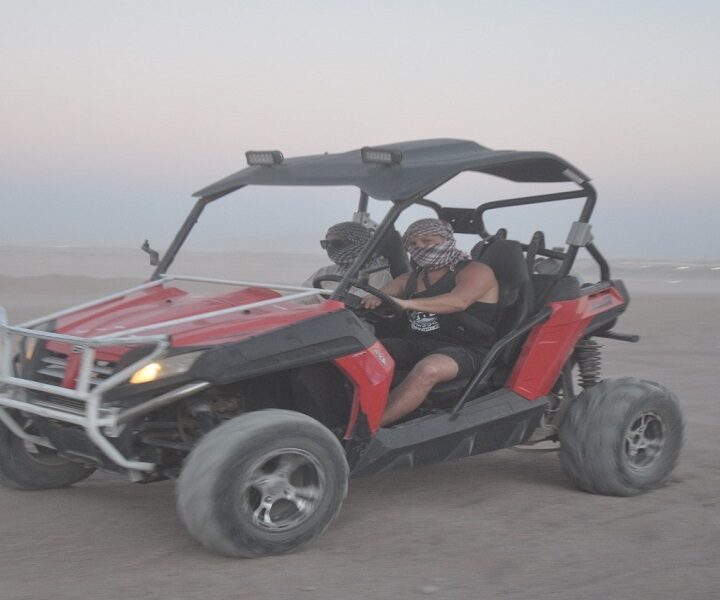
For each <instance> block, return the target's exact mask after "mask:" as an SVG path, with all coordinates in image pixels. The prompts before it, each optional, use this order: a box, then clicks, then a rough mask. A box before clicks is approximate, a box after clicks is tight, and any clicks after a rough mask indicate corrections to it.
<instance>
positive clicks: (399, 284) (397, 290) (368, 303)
mask: <svg viewBox="0 0 720 600" xmlns="http://www.w3.org/2000/svg"><path fill="white" fill-rule="evenodd" d="M408 277H410V274H409V273H403V274H402V275H399V276H398V277H396V278H395V279H393V280H392V281H391V282H390V283H388V284H387V285H384V286H383V287H381V288H380V291H381V292H385V293H386V294H388V295H389V296H395V297H397V296H399V295H400V294H402V291H403V290H404V289H405V284H406V283H407V280H408ZM362 303H363V306H364V307H365V308H369V309H373V308H377V307H378V306H380V305H381V304H382V300H380V298H378V297H377V296H372V295H370V294H368V295H367V296H365V298H363V301H362Z"/></svg>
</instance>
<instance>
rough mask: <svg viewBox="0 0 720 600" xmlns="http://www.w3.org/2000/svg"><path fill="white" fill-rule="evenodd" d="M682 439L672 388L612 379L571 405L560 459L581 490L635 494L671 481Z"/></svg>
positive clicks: (589, 391) (587, 391) (628, 378)
mask: <svg viewBox="0 0 720 600" xmlns="http://www.w3.org/2000/svg"><path fill="white" fill-rule="evenodd" d="M682 442H683V419H682V414H681V413H680V408H679V406H678V401H677V398H676V397H675V395H674V394H673V393H672V392H670V391H669V390H667V389H666V388H664V387H663V386H661V385H660V384H658V383H654V382H651V381H643V380H640V379H635V378H631V377H626V378H622V379H607V380H603V381H601V382H600V383H598V384H597V385H596V386H593V387H591V388H589V389H587V390H585V391H584V392H583V393H582V394H580V396H579V397H578V398H577V399H576V400H574V401H573V402H572V404H571V405H570V408H569V409H568V412H567V414H566V415H565V418H564V420H563V422H562V425H561V426H560V462H561V464H562V467H563V469H564V471H565V473H566V474H567V475H568V477H569V478H570V479H571V480H572V481H573V482H574V483H575V484H576V485H577V486H578V487H579V488H580V489H582V490H585V491H587V492H591V493H594V494H606V495H612V496H632V495H635V494H640V493H642V492H646V491H648V490H651V489H653V488H657V487H659V486H661V485H662V484H663V483H664V482H665V481H666V480H667V478H668V477H669V476H670V473H671V472H672V470H673V468H674V467H675V464H676V463H677V460H678V457H679V455H680V449H681V447H682Z"/></svg>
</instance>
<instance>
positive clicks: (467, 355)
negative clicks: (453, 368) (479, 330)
mask: <svg viewBox="0 0 720 600" xmlns="http://www.w3.org/2000/svg"><path fill="white" fill-rule="evenodd" d="M380 342H381V343H382V345H383V346H385V348H386V350H387V351H388V352H389V353H390V356H392V357H393V359H394V360H395V369H396V370H398V371H410V370H411V369H412V368H413V367H414V366H415V365H416V364H417V363H418V362H420V360H421V359H423V358H425V357H426V356H430V355H431V354H442V355H443V356H448V357H450V358H452V359H453V360H454V361H455V362H456V363H457V365H458V374H457V376H458V377H459V378H461V377H471V376H472V375H473V374H474V373H475V372H476V371H477V370H478V369H479V368H480V365H481V363H482V361H483V359H484V358H485V355H486V354H487V352H486V351H483V350H480V349H475V348H467V347H465V346H452V345H449V344H448V343H447V342H443V341H438V340H423V339H417V338H412V339H408V338H385V339H381V340H380Z"/></svg>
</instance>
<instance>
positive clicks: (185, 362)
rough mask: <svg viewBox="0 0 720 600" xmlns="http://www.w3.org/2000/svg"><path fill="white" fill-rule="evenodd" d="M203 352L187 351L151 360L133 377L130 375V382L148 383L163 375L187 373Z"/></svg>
mask: <svg viewBox="0 0 720 600" xmlns="http://www.w3.org/2000/svg"><path fill="white" fill-rule="evenodd" d="M201 354H202V351H201V352H187V353H185V354H178V355H177V356H170V357H169V358H164V359H162V360H157V361H154V362H151V363H150V364H148V365H145V366H144V367H143V368H142V369H138V370H137V371H135V372H134V373H133V374H132V377H130V383H148V382H149V381H155V380H156V379H162V378H163V377H170V376H171V375H179V374H180V373H185V372H186V371H189V370H190V367H192V366H193V363H194V362H195V361H196V360H197V358H198V357H199V356H200V355H201Z"/></svg>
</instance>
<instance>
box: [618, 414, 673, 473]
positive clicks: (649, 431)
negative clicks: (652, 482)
mask: <svg viewBox="0 0 720 600" xmlns="http://www.w3.org/2000/svg"><path fill="white" fill-rule="evenodd" d="M664 445H665V426H664V424H663V420H662V418H660V415H658V414H657V413H653V412H645V413H642V414H641V415H640V416H638V417H637V418H636V419H635V420H633V422H632V423H631V424H630V426H629V427H628V428H627V431H626V433H625V459H626V461H627V463H628V465H629V466H630V467H631V468H633V469H636V470H644V469H647V468H649V467H651V466H652V465H653V464H654V463H655V462H656V461H657V459H658V457H659V456H660V454H661V453H662V449H663V446H664Z"/></svg>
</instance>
